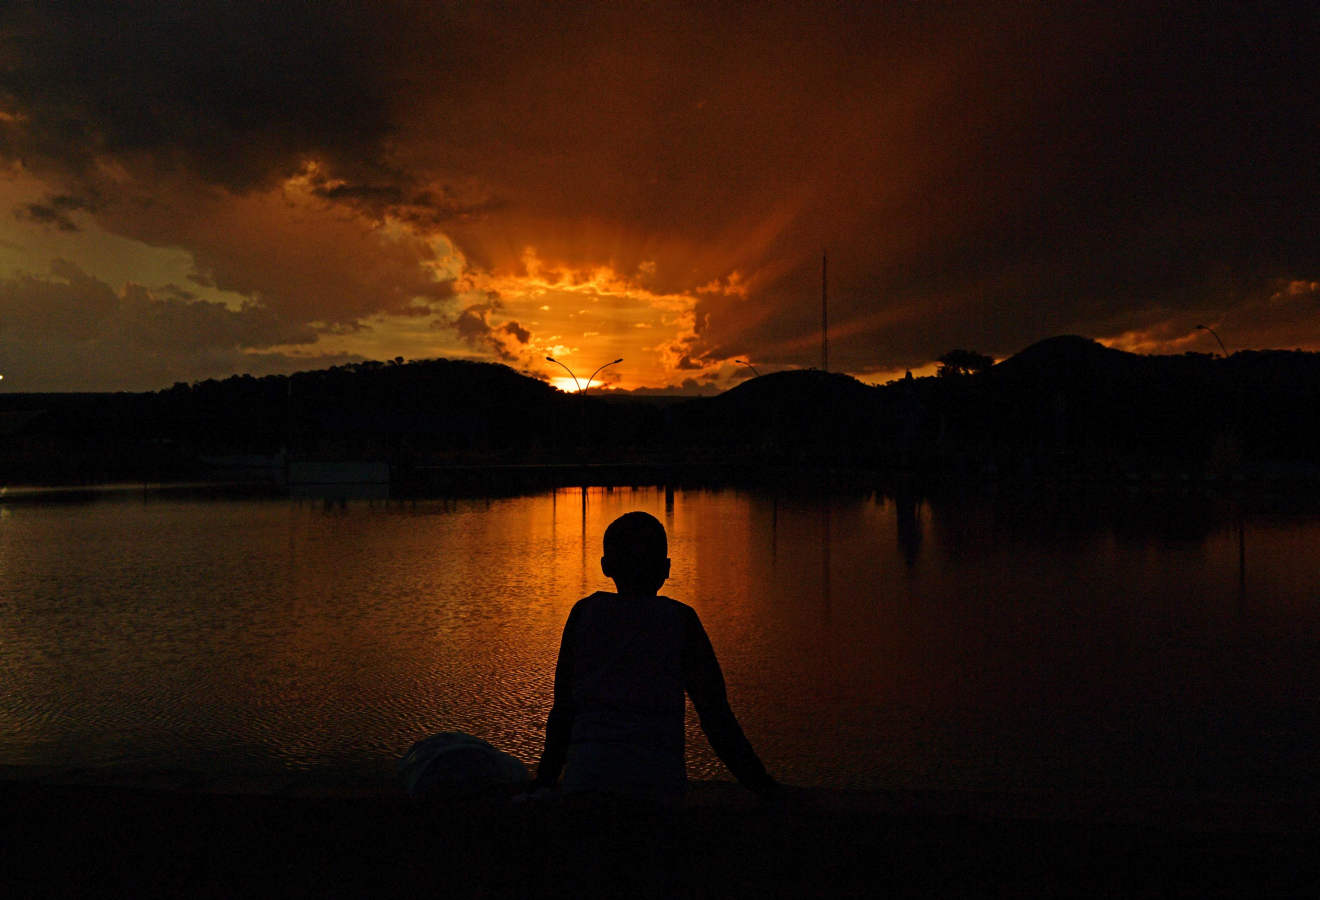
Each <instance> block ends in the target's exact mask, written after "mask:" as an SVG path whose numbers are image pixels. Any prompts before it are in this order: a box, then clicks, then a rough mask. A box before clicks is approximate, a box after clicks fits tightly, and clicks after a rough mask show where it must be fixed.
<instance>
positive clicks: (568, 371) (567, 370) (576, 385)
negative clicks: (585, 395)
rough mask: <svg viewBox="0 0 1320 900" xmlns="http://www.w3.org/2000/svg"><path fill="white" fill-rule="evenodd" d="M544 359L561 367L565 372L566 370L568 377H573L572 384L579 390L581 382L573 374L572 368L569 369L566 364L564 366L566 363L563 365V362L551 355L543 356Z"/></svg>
mask: <svg viewBox="0 0 1320 900" xmlns="http://www.w3.org/2000/svg"><path fill="white" fill-rule="evenodd" d="M545 361H546V362H552V363H554V364H555V365H557V366H559V368H561V369H563V370H564V371H565V372H567V373H568V377H569V378H572V379H573V386H574V387H576V388H577V389H578V391H579V392H581V390H582V384H581V382H579V381H578V380H577V376H576V375H574V374H573V370H572V369H570V368H569V367H568V366H566V365H564V364H563V363H561V362H560V361H559V360H557V359H555V358H554V357H553V356H547V357H546V358H545Z"/></svg>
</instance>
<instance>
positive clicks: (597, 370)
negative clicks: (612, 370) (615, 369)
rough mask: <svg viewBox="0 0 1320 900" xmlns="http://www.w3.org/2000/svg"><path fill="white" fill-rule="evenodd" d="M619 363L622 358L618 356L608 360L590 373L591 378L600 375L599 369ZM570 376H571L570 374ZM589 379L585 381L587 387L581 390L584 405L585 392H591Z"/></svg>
mask: <svg viewBox="0 0 1320 900" xmlns="http://www.w3.org/2000/svg"><path fill="white" fill-rule="evenodd" d="M621 362H623V357H622V356H620V357H619V358H618V359H613V360H610V361H609V362H607V363H605V364H604V365H602V366H598V367H597V368H596V371H595V372H592V373H591V378H595V377H596V376H597V375H598V374H599V373H600V370H601V369H604V368H606V367H608V366H614V365H618V364H619V363H621ZM564 368H568V367H567V366H565V367H564ZM570 374H572V373H570ZM591 378H588V379H587V386H586V387H584V388H583V389H582V402H584V403H585V402H586V400H587V391H589V390H591Z"/></svg>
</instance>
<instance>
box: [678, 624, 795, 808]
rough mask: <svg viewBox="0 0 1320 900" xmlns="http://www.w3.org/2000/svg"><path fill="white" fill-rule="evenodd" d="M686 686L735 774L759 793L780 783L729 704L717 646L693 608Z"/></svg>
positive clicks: (714, 743)
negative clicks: (757, 752)
mask: <svg viewBox="0 0 1320 900" xmlns="http://www.w3.org/2000/svg"><path fill="white" fill-rule="evenodd" d="M683 687H684V688H685V689H686V690H687V693H688V696H689V697H691V698H692V705H693V706H694V707H696V709H697V717H698V718H699V719H701V728H702V730H703V731H705V732H706V737H707V739H709V740H710V745H711V747H713V748H714V749H715V753H716V755H718V756H719V758H720V759H721V760H723V762H724V764H725V765H726V766H728V767H729V771H730V772H732V773H733V776H734V777H735V778H737V779H738V781H739V782H741V783H742V785H743V786H744V787H746V788H748V789H749V790H753V791H756V792H757V793H758V794H765V793H769V792H771V791H773V790H774V789H775V788H776V787H777V786H778V784H777V782H776V781H775V780H774V779H773V778H771V777H770V775H769V774H768V773H767V772H766V771H765V766H764V765H763V764H762V763H761V760H760V757H758V756H757V755H756V751H755V750H753V749H752V745H751V742H750V741H748V740H747V736H746V735H745V734H743V730H742V726H741V725H739V724H738V719H737V718H736V717H735V716H734V714H733V710H732V709H730V708H729V698H728V694H727V692H726V691H725V687H724V673H723V672H721V671H720V664H719V661H718V660H717V659H716V658H715V648H714V647H712V646H711V643H710V638H709V637H707V636H706V629H705V628H703V627H702V625H701V619H699V618H698V617H697V614H696V612H695V611H692V610H690V609H689V610H688V621H687V623H686V627H685V634H684V640H683Z"/></svg>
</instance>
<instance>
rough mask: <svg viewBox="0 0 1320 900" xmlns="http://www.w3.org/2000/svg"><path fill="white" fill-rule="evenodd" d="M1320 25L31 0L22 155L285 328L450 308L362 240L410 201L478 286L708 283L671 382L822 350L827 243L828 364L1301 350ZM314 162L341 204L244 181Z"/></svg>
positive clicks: (467, 317)
mask: <svg viewBox="0 0 1320 900" xmlns="http://www.w3.org/2000/svg"><path fill="white" fill-rule="evenodd" d="M1316 24H1317V23H1316V13H1315V10H1314V6H1313V4H1310V3H1300V2H1299V3H1280V4H1271V5H1269V6H1268V7H1265V6H1258V5H1251V4H1244V5H1237V6H1226V5H1224V4H1205V3H1190V2H1187V3H1154V2H1139V0H1120V2H1116V3H1111V4H1055V5H1047V4H1031V5H1028V4H985V3H940V4H801V3H771V4H758V5H755V6H754V7H753V6H750V5H747V4H735V3H709V4H700V5H690V4H645V5H634V4H629V3H610V4H604V3H602V4H570V5H564V4H545V5H543V6H542V5H527V6H523V7H507V6H499V5H488V4H461V5H456V6H452V7H445V6H441V5H440V4H403V3H400V4H395V3H333V4H306V5H304V4H266V3H256V2H241V3H228V2H226V3H220V2H218V0H211V2H202V3H185V4H177V3H168V4H167V3H164V2H160V3H145V2H144V3H131V4H123V3H114V4H111V3H92V4H87V3H80V4H62V3H52V2H42V3H35V2H30V3H19V4H16V5H10V6H8V7H6V10H5V12H3V13H0V35H4V37H3V38H0V63H2V64H0V113H3V115H0V156H3V157H5V158H7V159H8V160H11V161H13V160H19V161H21V162H22V163H23V165H24V166H25V167H26V168H27V169H28V170H29V171H31V172H34V173H37V174H38V175H40V176H41V177H43V178H47V179H48V180H49V183H50V184H51V188H52V190H53V191H54V193H55V194H56V195H61V194H62V195H67V196H70V197H78V196H84V195H85V190H86V189H90V188H97V189H100V190H104V191H106V194H105V195H104V196H103V197H102V201H103V202H101V203H99V204H98V206H97V208H96V210H95V211H89V214H90V215H93V216H94V217H95V218H96V220H97V222H98V223H100V224H101V225H102V226H103V227H106V228H108V229H110V230H113V231H118V232H120V233H124V234H128V235H130V236H134V237H137V238H139V239H141V240H144V241H147V242H148V243H153V244H157V245H169V246H183V247H185V248H187V249H189V250H190V251H192V252H194V254H195V256H196V258H197V260H198V270H197V273H196V276H197V279H198V280H199V283H202V284H214V285H217V286H220V287H223V288H227V289H229V290H234V291H237V292H239V293H243V294H245V295H247V296H250V297H252V298H254V300H256V301H259V303H258V306H260V307H262V308H265V309H268V310H272V311H274V313H275V314H278V315H279V316H281V317H283V318H284V319H285V320H287V321H291V322H302V323H307V322H332V323H340V324H343V325H350V324H351V323H354V322H358V321H360V320H361V319H363V318H364V317H366V316H369V315H371V314H373V313H376V312H380V311H389V312H396V313H398V312H409V311H411V312H416V313H417V314H428V313H429V314H435V313H436V312H437V311H438V309H439V308H443V307H442V304H443V302H444V301H445V300H446V298H447V297H448V296H449V293H450V287H449V286H448V285H447V284H446V283H445V282H444V280H443V278H441V279H435V278H432V277H431V276H430V275H429V274H427V272H426V265H428V264H430V263H431V262H433V261H434V260H433V259H432V257H431V256H428V253H432V252H433V251H431V250H430V249H429V247H428V245H425V244H424V243H409V242H407V241H404V242H402V243H397V244H391V245H389V247H387V248H385V249H384V250H382V248H381V247H380V245H379V242H378V241H374V240H373V241H367V240H364V239H362V238H361V235H360V234H359V232H361V231H362V228H363V227H364V226H362V225H361V223H362V222H368V223H380V222H385V221H389V222H397V223H402V224H403V225H404V226H406V227H407V228H410V229H413V230H414V231H415V232H417V233H419V234H430V233H432V232H443V234H444V235H445V236H446V237H447V238H449V239H450V240H452V242H453V244H454V245H455V246H456V247H457V248H458V250H459V252H461V254H462V256H463V258H464V260H466V262H467V264H468V265H469V266H470V267H473V268H478V269H489V270H494V271H498V272H506V273H507V272H518V271H520V267H521V265H522V263H521V258H522V254H523V253H524V250H525V248H527V247H528V246H532V247H535V248H536V250H537V252H538V254H539V255H540V258H541V259H543V260H545V261H547V262H549V263H556V264H561V263H562V264H566V265H570V266H574V267H578V268H583V269H590V268H591V267H593V266H603V265H610V266H612V267H613V269H614V271H616V272H635V271H640V270H641V269H642V268H643V267H644V266H650V267H651V268H649V269H648V271H649V272H651V273H652V274H651V275H650V276H649V278H650V281H649V282H648V287H649V288H650V289H652V290H653V291H654V292H656V293H657V294H664V293H688V294H690V295H695V296H697V297H698V300H697V306H696V311H695V315H694V316H693V317H692V322H693V323H694V328H695V334H694V335H685V334H682V333H680V335H679V336H678V338H679V343H677V344H675V343H674V340H675V337H674V336H663V337H662V336H659V335H657V337H658V338H659V340H658V342H657V347H667V348H670V350H671V351H672V356H673V360H674V367H675V368H676V369H678V370H693V371H695V370H698V369H701V368H703V361H712V362H713V361H718V360H722V359H728V358H734V357H737V358H750V359H751V360H752V361H753V362H754V363H758V364H760V363H767V364H771V365H813V364H816V361H817V360H818V359H819V337H818V329H819V321H820V319H819V306H818V299H819V292H820V253H821V250H822V249H823V248H826V247H828V248H829V252H830V321H831V330H832V334H831V338H832V340H831V350H830V355H831V362H832V364H833V365H834V367H836V368H841V369H848V370H852V371H863V370H867V369H901V368H902V367H904V366H914V367H915V366H918V365H921V364H923V363H925V362H927V361H929V360H931V359H933V358H934V357H936V356H938V355H939V354H940V353H943V352H944V351H946V350H948V349H950V348H951V347H956V346H963V347H971V348H974V349H977V350H979V351H981V352H986V353H991V354H994V355H996V356H1003V355H1006V354H1008V353H1012V352H1014V351H1016V350H1017V349H1020V348H1021V347H1023V346H1025V345H1026V344H1028V343H1030V342H1032V341H1034V340H1036V339H1039V338H1041V337H1044V336H1047V335H1050V334H1055V333H1060V332H1078V333H1083V334H1088V335H1092V336H1096V337H1105V336H1111V337H1112V336H1116V335H1119V334H1123V333H1129V332H1130V333H1132V334H1150V335H1164V336H1165V337H1164V338H1161V339H1162V340H1167V341H1174V340H1177V339H1178V337H1177V336H1178V335H1179V334H1180V333H1184V327H1185V328H1186V329H1191V328H1192V326H1193V325H1194V324H1196V323H1195V317H1201V316H1204V317H1206V318H1215V319H1216V321H1220V320H1222V321H1226V322H1229V323H1233V322H1234V321H1237V322H1239V323H1240V327H1241V328H1242V332H1241V333H1240V337H1241V338H1242V340H1243V341H1247V340H1255V339H1260V340H1265V339H1267V338H1268V339H1270V340H1277V339H1279V338H1278V337H1277V336H1279V335H1286V334H1289V333H1295V334H1300V333H1301V331H1300V330H1297V329H1302V330H1304V329H1303V326H1302V324H1301V323H1302V322H1303V321H1304V319H1303V318H1300V317H1303V316H1304V315H1305V310H1304V306H1303V304H1301V303H1289V304H1275V305H1274V306H1272V307H1269V310H1270V318H1269V321H1270V323H1271V325H1270V329H1269V331H1268V332H1266V331H1265V330H1260V331H1258V332H1252V331H1251V324H1252V322H1254V321H1256V320H1257V319H1258V318H1259V317H1258V316H1256V315H1254V314H1253V313H1251V310H1257V309H1258V306H1257V304H1259V303H1260V302H1263V301H1261V300H1260V298H1261V297H1262V296H1266V295H1267V293H1268V291H1269V290H1270V286H1271V285H1275V284H1277V283H1279V282H1280V281H1281V280H1282V281H1284V282H1287V283H1291V282H1293V281H1305V282H1307V283H1309V282H1310V281H1314V280H1316V278H1317V277H1320V227H1318V226H1320V221H1317V209H1320V167H1317V166H1316V165H1315V159H1317V158H1320V146H1318V139H1317V129H1316V128H1315V121H1316V108H1317V97H1316V91H1315V88H1314V85H1315V83H1316V77H1315V60H1316V59H1317V58H1320V53H1317V50H1318V49H1320V47H1317V44H1318V43H1320V28H1317V27H1316ZM293 176H300V177H304V178H306V180H307V183H308V185H309V192H310V196H312V197H313V198H315V200H316V201H317V202H319V203H321V204H322V207H323V208H317V209H310V208H309V210H300V212H299V215H300V216H301V218H297V219H296V222H295V220H294V219H293V218H289V219H287V220H285V219H280V218H279V215H281V213H280V212H279V209H278V204H279V203H280V202H283V201H282V200H280V199H279V198H277V197H275V196H274V194H273V193H270V194H269V196H268V199H267V200H266V201H265V202H264V203H261V204H258V203H257V202H256V201H253V200H251V199H250V197H251V196H253V195H255V194H258V193H260V192H262V191H267V192H272V191H274V190H275V189H276V187H277V186H278V185H280V184H282V183H283V181H282V180H283V179H288V178H290V177H293ZM117 179H118V180H117ZM130 183H131V184H133V185H136V186H137V187H135V188H134V189H133V190H129V189H128V188H125V187H123V186H122V185H123V184H130ZM98 196H100V195H98ZM263 196H267V195H263ZM216 197H220V198H221V200H217V199H216ZM233 198H239V199H237V200H235V199H233ZM222 200H223V201H224V202H221V201H222ZM73 211H74V210H71V209H66V210H63V211H61V210H60V209H59V208H58V207H57V206H55V205H53V203H52V202H51V201H50V200H49V199H48V200H47V201H43V202H42V203H38V204H33V205H31V206H29V207H27V208H26V209H25V210H23V211H22V212H23V214H24V215H26V216H27V217H28V218H32V217H36V218H37V219H38V220H41V221H44V222H46V223H48V224H50V225H52V226H54V227H56V228H60V227H63V224H64V223H66V222H67V223H68V224H69V225H74V224H76V223H75V222H74V220H73V219H72V218H71V217H70V215H69V213H71V212H73ZM353 216H356V217H358V218H352V217H353ZM244 223H254V224H252V225H251V226H250V229H249V230H248V231H246V232H245V231H244ZM345 223H347V224H345ZM295 226H296V227H295ZM350 226H351V227H350ZM355 229H356V230H355ZM309 231H311V232H315V233H314V234H312V235H311V236H310V237H309V236H308V232H309ZM355 235H356V236H355ZM272 247H275V248H277V249H276V250H275V251H272V250H271V248H272ZM336 247H344V248H347V249H344V250H341V251H338V252H337V251H336V250H335V248H336ZM382 254H383V255H384V256H388V259H387V260H386V261H384V262H380V263H373V262H372V261H373V260H376V259H378V258H380V257H382ZM391 254H392V255H391ZM286 257H287V258H286ZM735 273H736V275H737V278H736V279H735V278H734V277H733V276H734V275H735ZM735 287H736V289H735ZM698 291H700V293H699V294H698V293H697V292H698ZM419 298H420V300H419ZM510 303H511V304H512V300H510ZM1259 309H1264V307H1259ZM1215 310H1219V311H1220V315H1218V316H1210V315H1209V313H1210V312H1213V311H1215ZM492 311H493V310H492V309H488V308H483V306H482V305H480V304H478V305H475V306H473V305H469V306H468V307H467V308H465V309H463V310H461V311H460V312H458V313H457V314H452V313H449V314H446V316H445V318H444V321H445V322H447V323H448V327H452V328H453V329H454V330H455V332H456V333H457V334H458V335H459V336H460V337H461V338H462V339H463V340H465V341H467V342H468V343H469V344H471V345H472V346H475V347H480V348H482V349H483V350H485V351H488V352H490V353H493V354H495V355H497V356H500V357H501V358H506V359H507V358H511V356H516V355H517V353H518V352H519V350H520V348H523V347H524V346H525V345H526V344H527V343H528V341H529V340H531V336H530V334H529V333H528V329H529V328H534V327H535V326H534V325H533V324H531V320H532V318H533V317H532V316H525V315H523V313H522V312H521V310H519V312H518V314H519V317H520V321H522V322H525V323H528V324H527V325H526V326H524V325H518V326H516V330H510V329H509V327H508V326H507V325H506V326H503V328H501V326H500V325H498V324H495V323H493V322H492V320H491V312H492ZM1235 316H1236V317H1237V318H1236V319H1235V318H1234V317H1235ZM1288 316H1294V317H1298V318H1296V319H1295V320H1289V321H1293V325H1291V326H1290V325H1289V324H1288V321H1285V319H1287V317H1288ZM1184 320H1187V321H1186V325H1185V326H1183V325H1180V324H1179V323H1180V322H1183V321H1184ZM1290 328H1292V329H1294V330H1293V331H1291V332H1290V331H1289V329H1290ZM679 330H680V331H681V329H679ZM524 334H527V335H528V336H527V337H523V335H524ZM1251 335H1254V337H1250V336H1251ZM657 352H658V353H663V352H670V351H663V350H658V351H657Z"/></svg>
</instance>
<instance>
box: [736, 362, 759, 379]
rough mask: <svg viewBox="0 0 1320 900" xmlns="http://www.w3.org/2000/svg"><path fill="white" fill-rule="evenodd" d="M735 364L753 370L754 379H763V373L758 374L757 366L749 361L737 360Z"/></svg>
mask: <svg viewBox="0 0 1320 900" xmlns="http://www.w3.org/2000/svg"><path fill="white" fill-rule="evenodd" d="M734 362H735V363H737V364H738V365H740V366H746V367H747V368H749V369H751V370H752V377H753V378H760V377H761V373H760V372H758V371H756V366H754V365H752V364H751V363H749V362H748V361H747V360H745V359H735V360H734Z"/></svg>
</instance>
